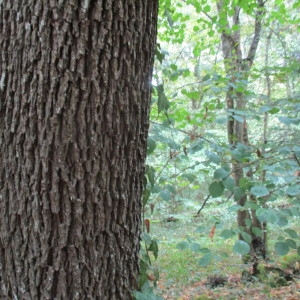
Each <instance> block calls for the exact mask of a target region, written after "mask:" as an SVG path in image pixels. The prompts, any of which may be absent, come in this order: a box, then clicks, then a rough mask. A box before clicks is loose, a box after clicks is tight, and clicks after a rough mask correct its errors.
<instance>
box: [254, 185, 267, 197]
mask: <svg viewBox="0 0 300 300" xmlns="http://www.w3.org/2000/svg"><path fill="white" fill-rule="evenodd" d="M250 193H251V194H252V195H254V196H256V197H263V196H267V195H269V190H268V189H267V188H266V187H265V186H262V185H261V186H253V187H252V188H251V189H250Z"/></svg>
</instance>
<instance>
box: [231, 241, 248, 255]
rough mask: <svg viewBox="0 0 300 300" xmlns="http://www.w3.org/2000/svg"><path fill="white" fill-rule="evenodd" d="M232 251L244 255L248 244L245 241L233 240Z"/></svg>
mask: <svg viewBox="0 0 300 300" xmlns="http://www.w3.org/2000/svg"><path fill="white" fill-rule="evenodd" d="M233 251H234V252H235V253H237V254H240V255H245V254H247V253H249V251H250V246H249V245H248V244H247V243H246V242H244V241H242V240H238V241H236V242H235V244H234V246H233Z"/></svg>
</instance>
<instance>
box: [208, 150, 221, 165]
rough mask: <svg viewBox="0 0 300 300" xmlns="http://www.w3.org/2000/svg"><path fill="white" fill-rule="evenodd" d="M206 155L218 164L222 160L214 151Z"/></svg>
mask: <svg viewBox="0 0 300 300" xmlns="http://www.w3.org/2000/svg"><path fill="white" fill-rule="evenodd" d="M206 155H207V158H208V159H209V161H210V162H212V163H214V164H216V165H218V164H219V163H220V162H221V158H220V156H219V155H217V154H215V153H213V152H207V153H206Z"/></svg>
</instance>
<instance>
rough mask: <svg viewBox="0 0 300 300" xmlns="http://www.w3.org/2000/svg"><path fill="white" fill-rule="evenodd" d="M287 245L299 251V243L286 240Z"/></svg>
mask: <svg viewBox="0 0 300 300" xmlns="http://www.w3.org/2000/svg"><path fill="white" fill-rule="evenodd" d="M286 243H287V245H288V246H289V247H290V248H292V249H297V243H296V242H295V241H294V240H291V239H286Z"/></svg>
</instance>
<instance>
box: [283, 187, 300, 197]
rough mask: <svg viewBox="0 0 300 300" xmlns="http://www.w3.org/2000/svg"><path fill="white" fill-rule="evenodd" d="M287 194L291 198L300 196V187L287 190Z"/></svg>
mask: <svg viewBox="0 0 300 300" xmlns="http://www.w3.org/2000/svg"><path fill="white" fill-rule="evenodd" d="M285 192H286V194H288V195H289V196H296V195H299V194H300V186H299V185H293V186H289V187H288V188H287V189H286V191H285Z"/></svg>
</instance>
